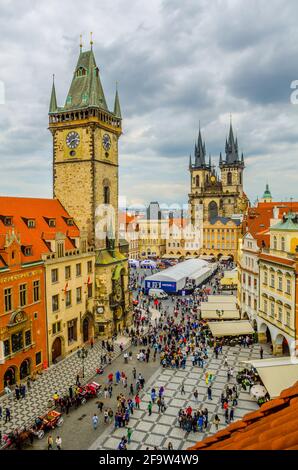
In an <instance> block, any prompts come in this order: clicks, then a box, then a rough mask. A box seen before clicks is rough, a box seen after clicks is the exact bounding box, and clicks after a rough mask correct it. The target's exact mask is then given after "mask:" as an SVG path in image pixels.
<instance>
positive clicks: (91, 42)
mask: <svg viewBox="0 0 298 470" xmlns="http://www.w3.org/2000/svg"><path fill="white" fill-rule="evenodd" d="M92 34H93V33H92V31H91V32H90V46H91V50H92V49H93V39H92Z"/></svg>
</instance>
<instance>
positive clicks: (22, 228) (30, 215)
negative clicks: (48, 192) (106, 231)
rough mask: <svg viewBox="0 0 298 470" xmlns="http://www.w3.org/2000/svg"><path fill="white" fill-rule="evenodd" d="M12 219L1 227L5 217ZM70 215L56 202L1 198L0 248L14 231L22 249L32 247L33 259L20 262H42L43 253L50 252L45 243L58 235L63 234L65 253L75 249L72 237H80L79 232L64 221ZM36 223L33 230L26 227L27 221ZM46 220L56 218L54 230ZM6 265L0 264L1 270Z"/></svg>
mask: <svg viewBox="0 0 298 470" xmlns="http://www.w3.org/2000/svg"><path fill="white" fill-rule="evenodd" d="M7 216H10V217H12V218H13V220H12V226H7V225H5V224H4V217H7ZM70 218H71V216H70V215H69V214H68V212H67V211H66V210H65V209H64V207H63V206H62V204H61V203H60V202H59V201H58V200H57V199H38V198H24V197H0V249H3V248H4V243H5V236H6V234H8V233H10V232H11V231H12V230H14V232H15V234H16V235H18V236H20V242H21V245H22V246H32V247H33V249H32V256H23V258H22V262H24V263H25V262H26V263H28V262H34V261H38V260H40V259H41V255H42V254H44V253H50V252H51V250H50V248H49V246H48V245H47V243H46V241H47V240H53V239H55V234H56V233H57V232H60V233H64V234H65V235H66V237H67V238H66V239H65V250H66V251H68V250H72V249H74V248H75V246H74V243H73V241H72V238H76V237H79V235H80V232H79V229H78V227H77V226H76V225H73V226H69V225H68V224H67V219H70ZM28 219H34V220H35V227H34V228H29V227H28V226H27V223H26V221H27V220H28ZM49 219H55V222H56V225H55V227H51V226H50V225H49V223H48V220H49ZM3 266H5V263H4V261H3V260H2V261H1V257H0V267H3Z"/></svg>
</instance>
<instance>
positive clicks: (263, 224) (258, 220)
mask: <svg viewBox="0 0 298 470" xmlns="http://www.w3.org/2000/svg"><path fill="white" fill-rule="evenodd" d="M274 207H278V209H279V212H278V216H279V218H282V216H283V214H285V213H286V214H287V213H288V212H289V211H294V212H297V211H298V202H292V203H288V202H259V203H258V205H257V206H256V207H249V208H248V211H247V215H246V216H245V219H244V221H243V227H244V232H245V231H247V232H249V233H250V234H251V235H252V236H253V238H254V239H255V240H256V241H257V243H258V246H259V247H261V246H262V244H265V246H269V243H270V233H269V230H268V229H269V227H270V219H273V209H274Z"/></svg>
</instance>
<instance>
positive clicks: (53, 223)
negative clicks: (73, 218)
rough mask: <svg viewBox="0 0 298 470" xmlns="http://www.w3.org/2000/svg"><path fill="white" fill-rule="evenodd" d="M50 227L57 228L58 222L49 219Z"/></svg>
mask: <svg viewBox="0 0 298 470" xmlns="http://www.w3.org/2000/svg"><path fill="white" fill-rule="evenodd" d="M49 227H56V220H55V219H49Z"/></svg>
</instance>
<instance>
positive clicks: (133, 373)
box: [132, 367, 137, 380]
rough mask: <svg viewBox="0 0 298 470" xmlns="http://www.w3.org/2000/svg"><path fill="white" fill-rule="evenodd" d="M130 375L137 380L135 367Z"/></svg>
mask: <svg viewBox="0 0 298 470" xmlns="http://www.w3.org/2000/svg"><path fill="white" fill-rule="evenodd" d="M132 375H133V378H134V380H136V378H137V370H136V368H135V367H134V368H133V369H132Z"/></svg>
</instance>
